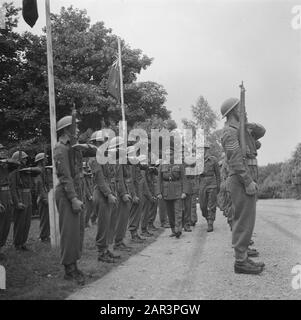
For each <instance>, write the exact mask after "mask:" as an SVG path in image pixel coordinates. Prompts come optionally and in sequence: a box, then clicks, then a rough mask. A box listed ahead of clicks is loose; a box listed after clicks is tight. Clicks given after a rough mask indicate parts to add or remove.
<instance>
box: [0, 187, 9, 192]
mask: <svg viewBox="0 0 301 320" xmlns="http://www.w3.org/2000/svg"><path fill="white" fill-rule="evenodd" d="M9 190H10V189H9V186H4V187H0V191H9Z"/></svg>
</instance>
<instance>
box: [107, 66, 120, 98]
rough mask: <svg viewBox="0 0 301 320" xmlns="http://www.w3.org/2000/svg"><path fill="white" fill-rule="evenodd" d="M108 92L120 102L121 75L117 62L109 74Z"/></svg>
mask: <svg viewBox="0 0 301 320" xmlns="http://www.w3.org/2000/svg"><path fill="white" fill-rule="evenodd" d="M108 92H109V94H110V95H112V96H113V97H114V98H115V99H116V100H118V102H120V75H119V67H118V62H117V61H115V62H114V63H113V65H112V67H111V69H110V72H109V78H108Z"/></svg>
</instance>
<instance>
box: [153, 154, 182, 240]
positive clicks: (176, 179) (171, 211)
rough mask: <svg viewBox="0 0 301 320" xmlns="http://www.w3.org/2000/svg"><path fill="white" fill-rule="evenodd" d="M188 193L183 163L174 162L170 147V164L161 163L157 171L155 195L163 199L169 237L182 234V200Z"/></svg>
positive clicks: (177, 236) (178, 236)
mask: <svg viewBox="0 0 301 320" xmlns="http://www.w3.org/2000/svg"><path fill="white" fill-rule="evenodd" d="M187 193H188V185H187V181H186V176H185V170H184V165H183V164H175V163H174V152H173V150H172V149H171V154H170V164H164V163H163V164H161V165H160V167H159V173H158V184H157V197H158V199H159V200H160V199H164V201H165V205H166V209H167V215H168V219H169V224H170V227H171V231H172V233H171V235H170V236H171V237H176V238H177V239H179V238H180V236H181V234H182V211H183V206H184V204H183V200H184V199H185V198H186V194H187Z"/></svg>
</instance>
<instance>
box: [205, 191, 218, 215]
mask: <svg viewBox="0 0 301 320" xmlns="http://www.w3.org/2000/svg"><path fill="white" fill-rule="evenodd" d="M207 194H208V220H209V221H215V216H216V205H217V190H216V189H215V188H214V189H209V190H208V193H207Z"/></svg>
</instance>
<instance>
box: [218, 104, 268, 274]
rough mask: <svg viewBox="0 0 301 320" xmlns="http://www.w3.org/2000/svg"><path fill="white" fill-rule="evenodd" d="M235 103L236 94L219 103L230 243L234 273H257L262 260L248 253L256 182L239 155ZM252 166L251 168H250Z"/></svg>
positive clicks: (237, 111)
mask: <svg viewBox="0 0 301 320" xmlns="http://www.w3.org/2000/svg"><path fill="white" fill-rule="evenodd" d="M239 105H240V100H239V99H236V98H229V99H227V100H226V101H225V102H224V103H223V104H222V106H221V113H222V116H223V117H227V121H226V123H225V126H224V129H223V134H222V146H223V149H224V152H225V155H226V159H227V162H228V165H229V178H228V179H229V190H230V193H231V199H232V203H233V206H234V211H233V218H232V245H233V248H234V251H235V263H234V271H235V273H245V274H259V273H261V272H262V270H263V267H264V264H263V263H261V262H258V263H256V262H254V261H253V260H251V259H249V257H248V246H249V244H250V241H251V237H252V233H253V229H254V225H255V215H256V193H257V184H256V182H255V181H254V178H253V177H252V173H251V172H250V170H252V168H249V167H248V164H247V163H246V159H243V157H242V149H241V145H240V141H239V119H240V117H239V116H240V113H239ZM253 169H254V168H253Z"/></svg>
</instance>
